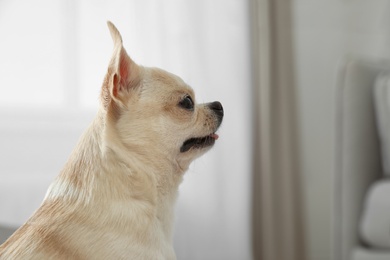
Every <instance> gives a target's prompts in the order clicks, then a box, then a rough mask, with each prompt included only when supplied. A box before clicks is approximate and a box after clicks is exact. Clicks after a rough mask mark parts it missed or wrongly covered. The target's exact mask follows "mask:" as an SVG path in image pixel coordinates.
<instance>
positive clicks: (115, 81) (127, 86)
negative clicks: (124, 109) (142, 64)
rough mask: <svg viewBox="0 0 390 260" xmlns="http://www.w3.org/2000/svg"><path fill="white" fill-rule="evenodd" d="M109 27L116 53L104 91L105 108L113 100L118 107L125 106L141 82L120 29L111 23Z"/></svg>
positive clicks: (112, 59) (137, 69) (138, 71)
mask: <svg viewBox="0 0 390 260" xmlns="http://www.w3.org/2000/svg"><path fill="white" fill-rule="evenodd" d="M107 25H108V28H109V29H110V33H111V37H112V40H113V41H114V52H113V55H112V58H111V62H110V65H109V67H108V72H107V75H106V79H105V83H104V85H103V90H102V96H103V103H104V106H105V107H107V105H108V104H109V103H110V102H111V101H112V100H113V101H114V102H116V103H118V105H121V104H123V103H124V102H125V101H126V97H127V96H128V94H129V92H130V91H131V89H132V88H135V87H136V86H138V84H139V81H140V69H139V66H138V65H137V64H136V63H135V62H134V61H133V60H132V59H131V58H130V57H129V55H127V53H126V50H125V48H123V44H122V36H121V35H120V33H119V31H118V29H117V28H116V27H115V25H114V24H113V23H111V22H110V21H108V22H107ZM104 88H106V89H104Z"/></svg>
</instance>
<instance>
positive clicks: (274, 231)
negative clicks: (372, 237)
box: [251, 0, 306, 260]
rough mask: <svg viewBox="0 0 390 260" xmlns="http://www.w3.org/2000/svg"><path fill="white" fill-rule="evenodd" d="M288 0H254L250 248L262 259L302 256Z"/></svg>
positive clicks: (290, 259)
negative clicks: (251, 237) (251, 223)
mask: <svg viewBox="0 0 390 260" xmlns="http://www.w3.org/2000/svg"><path fill="white" fill-rule="evenodd" d="M291 8H292V6H291V1H290V0H287V1H286V0H252V1H251V10H252V12H251V13H252V33H253V37H252V45H253V72H254V73H253V75H254V77H253V81H254V82H253V83H254V90H255V91H254V99H253V100H254V101H255V103H254V111H255V114H254V128H255V131H254V149H253V152H254V154H253V158H254V175H253V230H254V232H253V248H254V256H255V258H256V259H260V260H276V259H277V260H304V259H306V251H305V250H306V249H305V241H304V239H305V237H304V226H303V224H304V216H303V205H302V199H303V198H302V196H303V192H302V190H301V189H302V185H301V179H302V176H301V174H300V171H299V146H298V145H299V140H297V137H298V134H297V130H298V129H297V127H298V120H299V117H298V115H297V112H296V109H297V107H296V105H297V93H296V90H295V77H294V69H293V68H294V55H293V37H292V36H293V35H292V27H293V25H292V24H291V22H292V19H291V18H292V17H291V12H292V10H291Z"/></svg>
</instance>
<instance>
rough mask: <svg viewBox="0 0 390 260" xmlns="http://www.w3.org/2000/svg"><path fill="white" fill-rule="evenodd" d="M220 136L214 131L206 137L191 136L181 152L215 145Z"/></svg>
mask: <svg viewBox="0 0 390 260" xmlns="http://www.w3.org/2000/svg"><path fill="white" fill-rule="evenodd" d="M218 138H219V136H218V135H217V134H216V133H212V134H210V135H208V136H205V137H197V138H190V139H188V140H187V141H185V142H184V143H183V145H182V146H181V148H180V152H181V153H185V152H187V151H189V150H190V149H192V148H195V149H200V148H206V147H209V146H212V145H214V143H215V140H217V139H218Z"/></svg>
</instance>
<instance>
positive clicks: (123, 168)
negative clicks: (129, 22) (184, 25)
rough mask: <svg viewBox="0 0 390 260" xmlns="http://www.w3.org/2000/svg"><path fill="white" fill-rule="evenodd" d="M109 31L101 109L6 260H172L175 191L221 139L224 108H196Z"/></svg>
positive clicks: (190, 96) (188, 94)
mask: <svg viewBox="0 0 390 260" xmlns="http://www.w3.org/2000/svg"><path fill="white" fill-rule="evenodd" d="M108 27H109V29H110V32H111V36H112V38H113V41H114V45H115V47H114V53H113V56H112V59H111V62H110V64H109V67H108V71H107V74H106V76H105V78H104V82H103V86H102V90H101V108H100V110H99V112H98V114H97V116H96V118H95V120H94V121H93V122H92V124H91V126H90V127H89V129H88V130H87V131H86V132H85V133H84V135H83V136H82V138H81V140H80V142H79V144H78V145H77V147H76V148H75V150H74V151H73V153H72V155H71V156H70V158H69V161H68V162H67V164H66V165H65V167H64V169H63V170H62V172H61V173H60V175H59V176H58V177H57V178H56V180H55V181H54V182H53V183H52V184H51V186H50V188H49V190H48V192H47V194H46V197H45V199H44V201H43V203H42V205H41V207H40V208H39V209H38V210H37V211H36V212H35V213H34V215H33V216H32V217H31V218H30V219H29V220H28V221H27V222H26V223H25V224H24V225H23V226H22V227H20V228H19V229H18V230H17V231H16V232H15V233H14V234H13V235H12V236H11V237H10V238H9V239H8V240H7V241H6V242H5V243H4V244H3V245H1V246H0V259H39V260H42V259H93V260H96V259H105V260H107V259H153V260H155V259H175V253H174V250H173V246H172V226H173V212H174V203H175V199H176V195H177V190H178V186H179V184H180V182H181V181H182V176H183V173H184V172H185V171H186V170H187V169H188V167H189V164H190V163H191V161H192V160H193V159H195V158H196V157H198V156H200V155H202V154H203V153H205V152H206V151H207V150H208V149H209V148H210V147H211V146H212V145H213V144H214V142H215V140H216V139H217V138H218V135H216V134H215V132H216V131H217V129H218V127H219V126H220V124H221V122H222V118H223V108H222V105H221V103H219V102H213V103H207V104H199V105H196V104H195V102H194V101H195V97H194V93H193V91H192V89H191V88H190V87H189V86H188V85H187V84H186V83H184V82H183V80H181V79H180V78H179V77H177V76H175V75H173V74H170V73H168V72H166V71H163V70H161V69H157V68H146V67H142V66H139V65H137V64H136V63H134V62H133V61H132V60H131V59H130V57H129V56H128V55H127V53H126V51H125V49H124V48H123V46H122V37H121V35H120V34H119V32H118V30H117V29H116V28H115V26H114V25H113V24H112V23H110V22H108Z"/></svg>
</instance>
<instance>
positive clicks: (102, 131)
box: [46, 116, 182, 239]
mask: <svg viewBox="0 0 390 260" xmlns="http://www.w3.org/2000/svg"><path fill="white" fill-rule="evenodd" d="M107 134H112V133H109V132H107V125H105V124H104V123H103V121H102V118H101V116H98V117H97V118H96V119H95V121H94V122H93V123H92V125H91V126H90V128H89V129H88V130H87V131H86V132H85V134H84V135H83V137H82V138H81V140H80V142H79V144H78V146H77V147H76V149H75V150H74V153H73V154H72V155H71V157H70V159H69V161H68V163H67V164H66V166H65V167H64V169H63V171H62V173H61V174H60V176H59V178H58V179H57V180H56V181H55V182H54V184H53V185H52V187H51V189H50V190H49V192H48V194H47V196H46V198H47V199H50V198H55V197H57V198H58V197H67V198H68V199H70V201H72V200H73V201H75V203H78V204H79V203H82V204H84V206H85V204H88V203H90V204H94V201H105V203H106V205H110V204H112V203H113V202H117V201H119V200H123V198H127V199H128V201H129V203H133V202H134V203H144V204H147V205H149V206H148V207H149V208H150V210H151V211H152V212H154V213H153V214H154V215H155V217H156V218H157V219H159V221H160V222H161V224H162V225H161V226H162V228H163V230H164V233H165V234H166V235H167V238H169V239H171V238H172V226H173V212H174V204H175V200H176V197H177V190H178V186H179V184H180V182H181V180H182V173H181V172H178V169H177V167H176V166H175V165H174V164H173V163H171V162H169V161H167V162H165V163H164V161H161V160H160V161H158V164H156V161H153V160H152V158H151V159H150V161H145V160H147V159H145V158H144V157H142V156H140V155H138V154H137V153H136V152H134V151H129V150H128V149H126V148H125V147H122V146H120V145H117V144H115V145H112V144H108V143H106V139H105V138H107V136H106V135H107ZM96 182H99V185H96ZM140 184H142V185H140ZM97 186H99V187H100V189H103V190H99V191H98V190H96V189H95V187H97ZM102 187H103V188H102ZM104 188H105V189H107V190H110V192H104ZM99 203H100V202H99ZM122 220H123V221H126V220H125V219H122ZM122 220H121V221H122Z"/></svg>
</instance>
